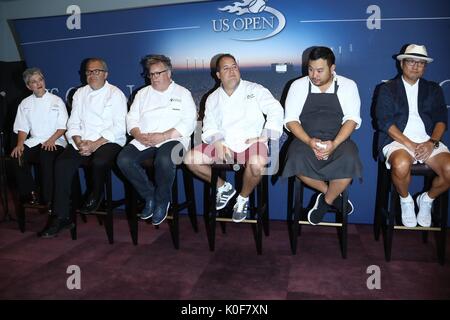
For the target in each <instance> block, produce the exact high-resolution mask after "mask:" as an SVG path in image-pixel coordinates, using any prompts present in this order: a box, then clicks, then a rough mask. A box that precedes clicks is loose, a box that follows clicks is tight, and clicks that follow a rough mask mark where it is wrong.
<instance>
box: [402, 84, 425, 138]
mask: <svg viewBox="0 0 450 320" xmlns="http://www.w3.org/2000/svg"><path fill="white" fill-rule="evenodd" d="M402 81H403V85H404V86H405V91H406V97H407V98H408V106H409V115H408V122H407V123H406V127H405V129H404V130H403V134H404V135H405V136H407V137H408V138H409V139H410V140H411V141H413V142H416V143H421V142H425V141H428V140H429V139H430V136H429V135H428V134H427V132H426V130H425V124H424V123H423V121H422V118H420V115H419V107H418V102H417V100H418V96H419V81H416V83H415V84H413V85H410V84H409V83H408V82H406V81H405V80H404V79H403V77H402Z"/></svg>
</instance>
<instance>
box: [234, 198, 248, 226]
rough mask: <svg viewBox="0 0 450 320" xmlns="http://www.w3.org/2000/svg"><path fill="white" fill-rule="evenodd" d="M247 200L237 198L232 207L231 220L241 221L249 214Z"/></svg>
mask: <svg viewBox="0 0 450 320" xmlns="http://www.w3.org/2000/svg"><path fill="white" fill-rule="evenodd" d="M249 211H250V209H249V200H241V199H237V200H236V204H235V205H234V207H233V218H232V219H233V221H234V222H241V221H244V220H245V219H246V218H247V215H248V214H249Z"/></svg>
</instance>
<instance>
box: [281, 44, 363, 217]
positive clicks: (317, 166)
mask: <svg viewBox="0 0 450 320" xmlns="http://www.w3.org/2000/svg"><path fill="white" fill-rule="evenodd" d="M335 68H336V65H335V57H334V54H333V51H331V49H329V48H327V47H315V48H314V49H312V51H311V52H310V54H309V58H308V76H307V77H303V78H300V79H298V80H296V81H294V82H293V83H292V85H291V87H290V89H289V92H288V96H287V99H286V106H285V107H286V108H285V126H286V128H287V129H288V130H289V131H291V132H292V133H293V135H294V137H295V139H294V140H293V141H292V143H291V145H290V146H289V148H288V151H287V156H286V161H285V165H284V169H283V174H282V175H283V176H284V177H291V176H294V175H295V176H297V177H298V178H299V179H300V180H302V182H303V183H305V184H306V185H307V186H309V187H311V188H313V189H315V190H318V191H319V192H320V193H319V194H318V196H317V198H316V199H315V201H314V206H313V207H312V208H311V209H310V210H309V212H308V220H309V222H310V223H311V224H313V225H316V224H318V223H320V222H321V221H322V218H323V216H324V215H325V213H327V212H328V211H329V210H330V209H331V206H334V207H336V208H341V207H342V206H341V205H342V196H341V194H342V192H343V191H344V190H345V189H346V188H347V186H348V185H349V184H350V183H351V181H352V179H353V178H355V177H358V178H361V171H362V165H361V161H360V159H359V156H358V148H357V146H356V144H355V143H354V142H353V141H351V140H350V135H351V134H352V132H353V131H354V130H355V129H357V128H359V126H360V125H361V118H360V114H359V111H360V105H361V102H360V98H359V94H358V89H357V87H356V84H355V82H354V81H352V80H350V79H347V78H345V77H342V76H338V75H337V74H336V73H335V72H334V71H335ZM352 212H353V204H352V203H351V202H350V201H348V203H347V205H346V213H347V214H350V213H352Z"/></svg>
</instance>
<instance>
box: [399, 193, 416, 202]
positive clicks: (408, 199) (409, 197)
mask: <svg viewBox="0 0 450 320" xmlns="http://www.w3.org/2000/svg"><path fill="white" fill-rule="evenodd" d="M411 201H414V200H413V198H412V197H411V195H410V194H409V193H408V195H407V196H406V198H403V197H402V196H400V202H403V203H405V202H411Z"/></svg>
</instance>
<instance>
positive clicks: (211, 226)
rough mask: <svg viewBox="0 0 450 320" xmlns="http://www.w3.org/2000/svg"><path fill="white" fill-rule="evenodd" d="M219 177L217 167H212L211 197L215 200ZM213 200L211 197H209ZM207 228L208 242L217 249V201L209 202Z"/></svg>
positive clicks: (210, 246)
mask: <svg viewBox="0 0 450 320" xmlns="http://www.w3.org/2000/svg"><path fill="white" fill-rule="evenodd" d="M217 179H218V171H217V170H215V169H211V194H210V195H209V198H211V197H212V198H213V200H215V196H216V193H217ZM209 201H211V199H209ZM207 212H210V213H207V216H208V218H207V220H208V223H207V230H209V232H208V244H209V250H210V251H214V249H215V240H216V217H217V210H216V205H215V201H214V202H213V203H212V204H211V203H210V202H208V209H207Z"/></svg>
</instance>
